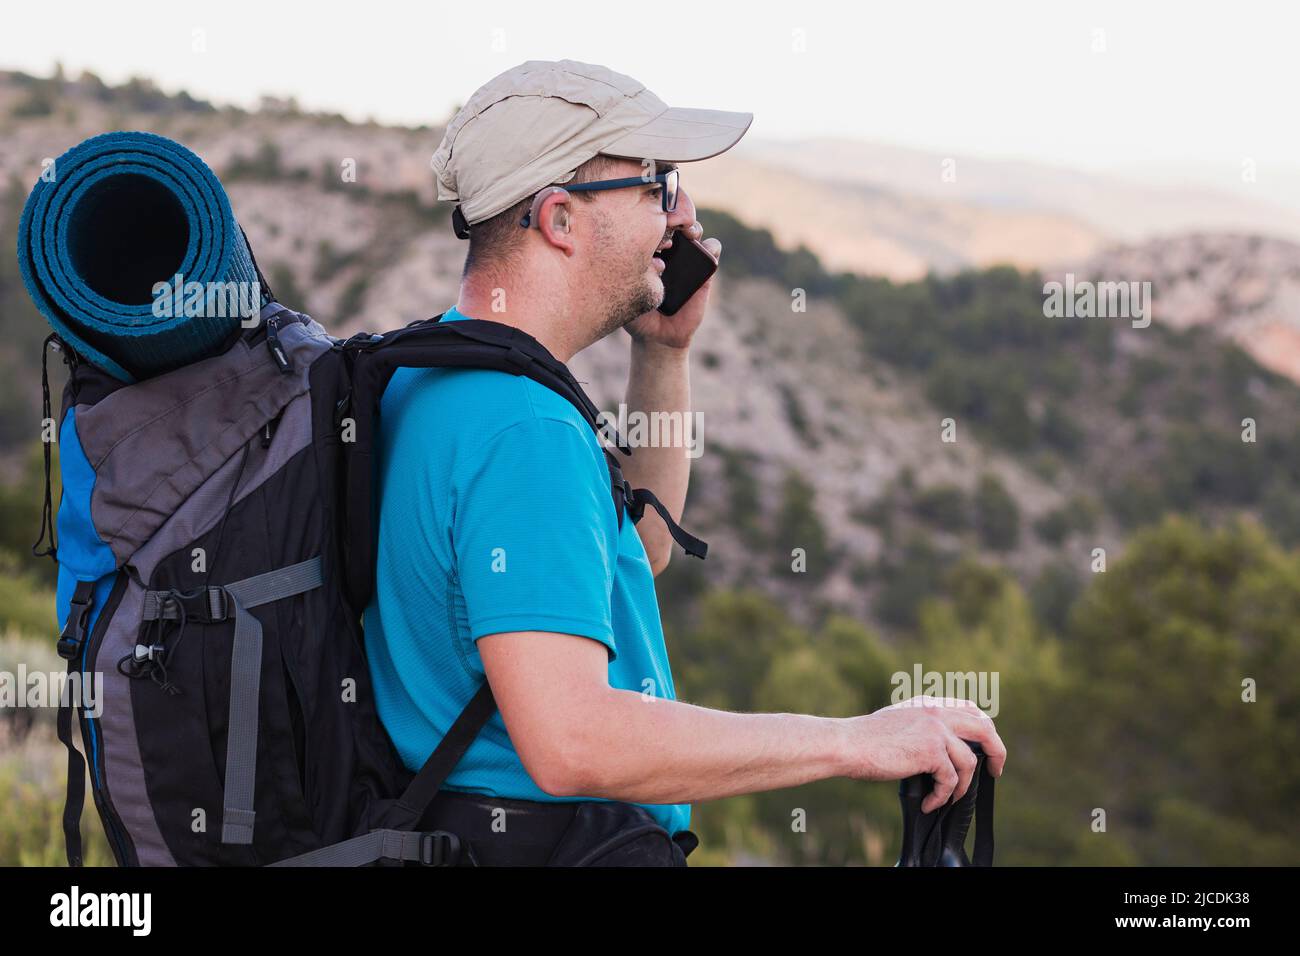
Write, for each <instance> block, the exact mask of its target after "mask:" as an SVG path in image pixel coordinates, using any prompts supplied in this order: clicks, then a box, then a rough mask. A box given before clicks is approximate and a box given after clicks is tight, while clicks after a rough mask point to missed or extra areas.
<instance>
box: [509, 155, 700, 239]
mask: <svg viewBox="0 0 1300 956" xmlns="http://www.w3.org/2000/svg"><path fill="white" fill-rule="evenodd" d="M670 179H671V180H672V188H671V189H670V188H669V186H668V181H669V180H670ZM680 179H681V169H680V168H679V167H677V166H674V167H672V169H666V170H664V171H663V172H662V173H657V174H656V175H654V176H625V177H623V178H621V179H597V180H595V181H593V182H589V183H574V184H572V185H569V184H567V183H566V184H565V185H563V186H554V187H547V190H543V191H542V192H541V193H538V195H537V197H536V199H534V201H533V208H532V209H531V210H529V211H528V213H527V214H526V215H525V216H524V218H523V219H520V220H519V225H521V226H522V227H524V228H525V229H527V228H528V227H529V226H530V225H532V219H533V213H534V212H536V210H537V206H538V203H537V199H545V198H546V196H547V195H549V192H548V190H550V189H563V190H565V191H566V192H571V193H573V192H597V191H599V190H604V189H628V188H630V187H633V186H650V185H652V184H654V183H659V185H660V186H662V187H663V188H662V189H661V190H660V191H659V199H660V202H661V204H662V206H663V210H664V212H672V211H674V210H675V209H676V208H677V196H678V194H679V193H680Z"/></svg>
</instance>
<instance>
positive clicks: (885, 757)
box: [478, 632, 1006, 812]
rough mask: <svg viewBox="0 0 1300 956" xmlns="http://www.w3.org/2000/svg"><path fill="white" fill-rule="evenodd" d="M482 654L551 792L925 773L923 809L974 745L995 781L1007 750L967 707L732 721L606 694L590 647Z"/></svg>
mask: <svg viewBox="0 0 1300 956" xmlns="http://www.w3.org/2000/svg"><path fill="white" fill-rule="evenodd" d="M478 648H479V653H480V655H481V657H482V659H483V666H484V669H485V671H486V673H487V677H488V681H489V683H490V684H491V686H492V691H493V694H494V695H495V697H496V700H497V705H498V707H499V708H500V710H501V716H502V718H503V720H504V721H505V724H506V730H507V731H508V732H509V734H510V739H511V741H512V742H513V743H514V746H515V750H516V751H517V752H518V754H519V757H520V760H521V761H522V762H523V764H524V769H526V770H527V771H528V774H529V776H531V777H532V778H533V780H534V781H535V782H536V783H537V785H538V786H539V787H541V788H542V789H543V790H545V791H546V792H547V793H550V794H552V795H555V796H586V797H600V798H604V799H610V800H623V801H626V802H630V803H695V802H699V801H705V800H715V799H719V798H722V797H729V796H734V795H736V794H742V793H755V792H758V791H763V790H774V789H780V788H784V787H792V786H797V785H799V784H804V783H809V782H811V781H814V780H821V779H825V778H827V777H836V776H847V777H856V778H858V779H868V780H897V779H902V778H903V777H906V776H911V775H912V774H914V773H933V774H935V776H936V779H937V781H938V784H937V786H936V788H935V791H934V792H933V793H932V794H931V796H930V797H929V798H927V802H928V804H929V806H928V807H926V810H927V812H928V811H929V810H932V809H934V808H935V807H937V806H940V805H942V803H943V802H945V801H946V800H947V798H948V796H949V795H951V794H953V793H954V792H955V793H956V795H957V796H958V797H960V796H961V794H964V793H965V792H966V787H967V786H969V783H970V778H971V775H972V773H973V771H974V769H975V766H976V763H975V758H974V756H973V754H972V753H971V751H970V749H969V747H967V746H966V745H965V744H964V743H962V740H963V739H964V740H979V741H980V742H981V743H983V744H984V748H985V750H986V752H987V753H988V754H989V755H990V758H991V759H990V766H991V768H992V771H993V773H994V774H996V775H1000V774H1001V771H1002V762H1003V760H1004V759H1005V755H1006V750H1005V748H1004V747H1003V746H1002V741H1001V740H1000V739H999V738H998V736H997V732H996V731H995V730H994V729H993V722H992V721H991V720H990V719H989V718H988V717H987V716H986V715H984V714H983V713H982V712H981V711H980V710H979V709H978V708H976V707H975V706H974V705H973V704H964V703H963V704H961V705H957V704H954V705H953V706H949V707H943V708H940V707H924V708H920V707H913V708H911V709H900V708H899V707H898V706H897V705H896V706H894V707H890V708H886V709H885V710H882V711H877V712H876V713H875V714H871V715H868V716H866V717H854V718H830V717H814V716H809V715H804V714H737V713H730V712H727V711H720V710H711V709H708V708H705V707H696V706H694V705H691V704H687V703H682V702H679V701H671V700H665V699H663V698H656V697H649V696H645V695H642V694H640V693H637V692H636V691H627V690H618V689H615V688H612V687H610V686H609V681H608V656H607V654H606V650H605V647H604V646H603V645H601V644H599V643H598V642H596V641H593V640H589V639H587V638H583V637H576V636H573V635H566V634H555V633H545V632H513V633H501V634H489V635H487V636H485V637H482V638H480V639H479V641H478Z"/></svg>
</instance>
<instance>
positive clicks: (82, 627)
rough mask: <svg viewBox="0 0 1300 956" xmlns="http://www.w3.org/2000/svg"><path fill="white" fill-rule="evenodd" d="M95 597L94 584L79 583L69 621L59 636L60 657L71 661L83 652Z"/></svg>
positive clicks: (69, 610) (69, 611) (69, 612)
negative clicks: (83, 642)
mask: <svg viewBox="0 0 1300 956" xmlns="http://www.w3.org/2000/svg"><path fill="white" fill-rule="evenodd" d="M94 596H95V591H94V582H92V581H78V582H77V589H76V591H75V592H74V593H73V595H72V602H71V607H70V608H69V609H68V621H67V623H66V624H65V625H64V626H63V633H61V634H60V635H59V643H58V645H57V646H58V650H59V656H60V657H62V658H63V659H64V660H65V661H70V660H72V659H73V658H75V657H76V656H77V654H79V653H80V652H81V643H82V641H84V640H85V638H86V622H87V620H88V618H89V617H90V605H91V602H92V601H93V599H94Z"/></svg>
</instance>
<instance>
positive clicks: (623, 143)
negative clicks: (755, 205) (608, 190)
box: [600, 106, 754, 163]
mask: <svg viewBox="0 0 1300 956" xmlns="http://www.w3.org/2000/svg"><path fill="white" fill-rule="evenodd" d="M752 122H754V114H753V113H731V112H728V111H726V110H696V109H687V108H684V107H680V106H670V107H668V109H666V110H664V112H662V113H660V114H659V115H658V116H656V117H655V118H654V119H652V120H651V121H650V122H649V123H646V124H645V125H644V126H642V127H641V128H640V129H635V130H633V131H632V132H630V133H627V134H626V135H624V136H621V137H619V138H618V139H616V140H615V141H614V142H612V143H609V144H607V145H606V146H604V147H603V148H602V149H601V150H600V152H601V153H603V154H604V155H606V156H619V157H622V158H625V159H644V158H649V159H657V160H661V161H662V162H665V163H690V162H695V161H696V160H700V159H708V158H709V157H710V156H717V155H718V154H719V153H723V152H726V151H727V150H729V149H731V147H733V146H735V145H736V143H738V142H739V141H740V137H742V136H744V135H745V131H746V130H748V129H749V124H750V123H752Z"/></svg>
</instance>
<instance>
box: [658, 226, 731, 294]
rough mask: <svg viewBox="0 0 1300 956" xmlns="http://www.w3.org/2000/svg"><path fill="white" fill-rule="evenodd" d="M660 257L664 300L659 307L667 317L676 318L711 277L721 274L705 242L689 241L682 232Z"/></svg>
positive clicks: (675, 235) (678, 233) (674, 237)
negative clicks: (680, 310) (661, 260)
mask: <svg viewBox="0 0 1300 956" xmlns="http://www.w3.org/2000/svg"><path fill="white" fill-rule="evenodd" d="M660 258H661V259H663V261H664V271H663V275H661V276H660V279H662V281H663V284H664V300H663V302H661V303H660V304H659V311H660V312H662V313H663V314H664V315H675V314H676V313H677V310H678V309H680V308H681V307H682V306H683V305H685V304H686V301H687V300H688V299H689V298H690V297H691V296H693V295H695V293H696V292H698V291H699V288H700V286H702V285H704V283H706V282H708V281H709V276H711V275H713V273H715V272H717V271H718V260H717V259H715V258H713V256H711V255H710V254H709V250H708V249H706V248H705V247H704V243H702V242H698V241H696V240H695V239H688V238H687V237H686V234H685V233H683V232H682V231H681V230H680V229H678V230H677V231H676V232H674V233H673V244H672V245H671V246H669V247H668V248H667V249H665V250H664V251H663V252H662V253H661V254H660Z"/></svg>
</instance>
